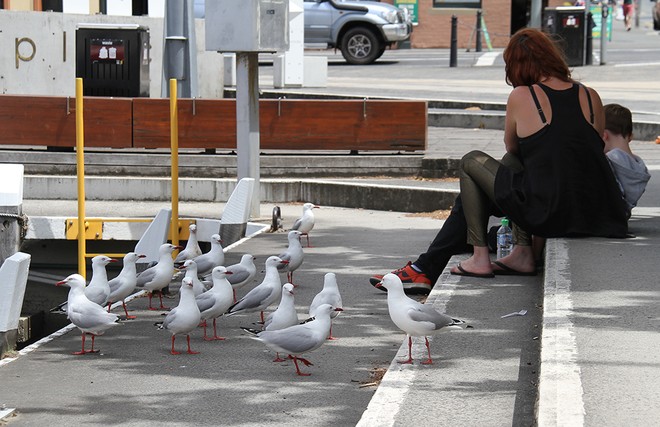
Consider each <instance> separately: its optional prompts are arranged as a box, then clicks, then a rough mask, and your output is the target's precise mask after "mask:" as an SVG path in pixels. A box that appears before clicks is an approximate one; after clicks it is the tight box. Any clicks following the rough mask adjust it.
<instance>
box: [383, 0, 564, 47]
mask: <svg viewBox="0 0 660 427" xmlns="http://www.w3.org/2000/svg"><path fill="white" fill-rule="evenodd" d="M382 1H384V2H386V3H390V4H399V5H401V4H404V3H405V4H406V6H409V7H411V8H413V7H414V8H415V11H416V12H417V15H418V16H417V25H416V26H415V29H414V30H413V34H412V38H411V41H410V44H411V47H413V48H448V47H450V43H451V18H452V16H456V18H457V45H458V48H459V49H466V48H471V49H474V47H475V45H476V40H475V37H476V24H477V12H478V11H481V13H482V16H483V22H484V24H485V25H484V26H483V27H482V31H483V38H482V46H483V48H484V49H486V47H487V40H486V38H488V39H489V41H490V43H491V44H492V46H493V47H499V48H502V47H505V46H506V44H507V42H508V41H509V37H510V36H511V34H513V33H514V32H515V31H516V30H518V29H520V28H522V27H525V26H527V22H528V20H529V9H530V7H531V0H382ZM542 1H543V6H542V7H543V8H545V7H548V6H550V7H554V6H562V5H566V4H570V3H567V2H566V0H542Z"/></svg>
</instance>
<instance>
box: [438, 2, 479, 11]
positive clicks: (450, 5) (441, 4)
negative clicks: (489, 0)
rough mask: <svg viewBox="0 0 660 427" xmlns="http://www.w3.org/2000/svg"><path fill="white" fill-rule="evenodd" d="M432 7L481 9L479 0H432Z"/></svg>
mask: <svg viewBox="0 0 660 427" xmlns="http://www.w3.org/2000/svg"><path fill="white" fill-rule="evenodd" d="M433 7H437V8H441V9H458V8H470V9H481V0H433Z"/></svg>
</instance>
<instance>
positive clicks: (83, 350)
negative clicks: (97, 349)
mask: <svg viewBox="0 0 660 427" xmlns="http://www.w3.org/2000/svg"><path fill="white" fill-rule="evenodd" d="M85 353H86V352H85V333H84V332H83V333H82V350H80V351H75V352H73V353H71V354H75V355H76V356H80V355H83V354H85Z"/></svg>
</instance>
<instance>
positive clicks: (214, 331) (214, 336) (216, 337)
mask: <svg viewBox="0 0 660 427" xmlns="http://www.w3.org/2000/svg"><path fill="white" fill-rule="evenodd" d="M213 339H214V340H222V341H224V340H225V339H226V338H225V337H219V336H218V333H217V332H216V328H215V318H214V319H213Z"/></svg>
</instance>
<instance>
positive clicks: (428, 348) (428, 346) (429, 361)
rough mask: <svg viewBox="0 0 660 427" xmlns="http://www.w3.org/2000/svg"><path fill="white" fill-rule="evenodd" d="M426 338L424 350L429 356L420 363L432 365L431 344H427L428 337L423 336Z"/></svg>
mask: <svg viewBox="0 0 660 427" xmlns="http://www.w3.org/2000/svg"><path fill="white" fill-rule="evenodd" d="M424 339H425V340H426V350H427V351H428V352H429V358H428V360H425V361H423V362H422V365H432V364H433V359H431V346H430V345H429V339H428V337H424Z"/></svg>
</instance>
